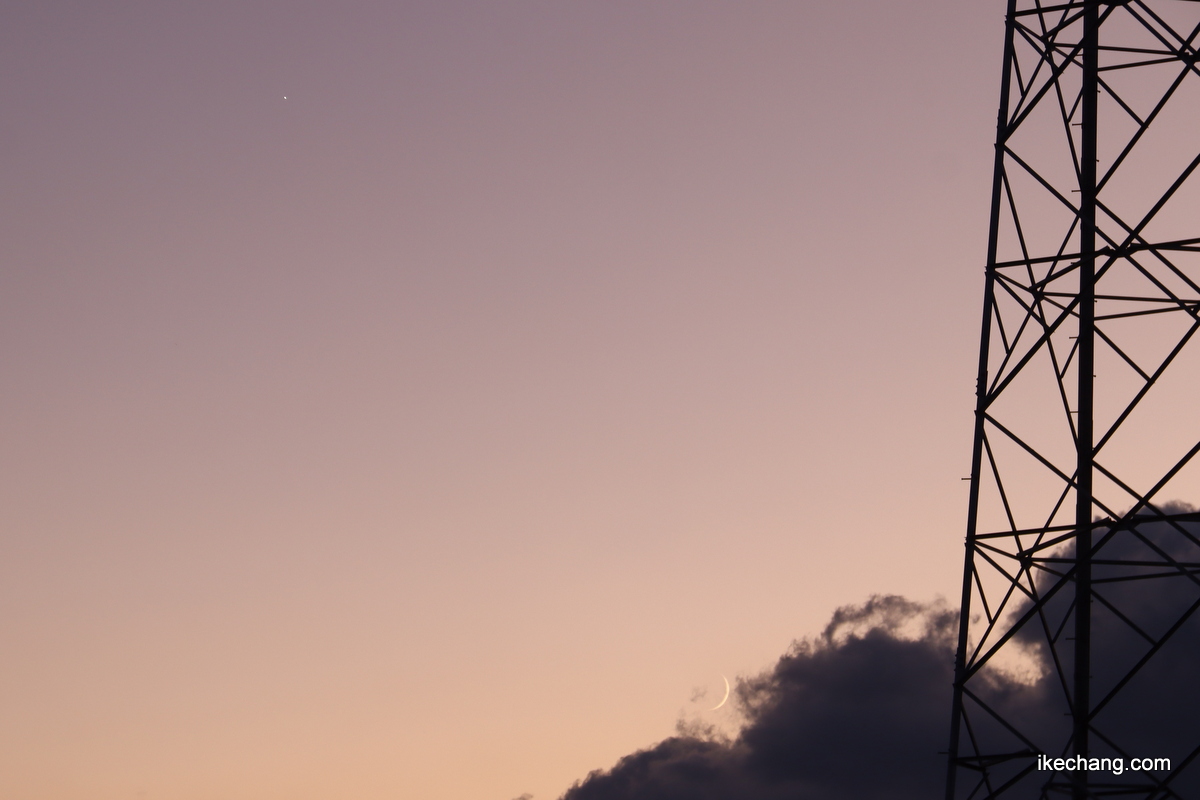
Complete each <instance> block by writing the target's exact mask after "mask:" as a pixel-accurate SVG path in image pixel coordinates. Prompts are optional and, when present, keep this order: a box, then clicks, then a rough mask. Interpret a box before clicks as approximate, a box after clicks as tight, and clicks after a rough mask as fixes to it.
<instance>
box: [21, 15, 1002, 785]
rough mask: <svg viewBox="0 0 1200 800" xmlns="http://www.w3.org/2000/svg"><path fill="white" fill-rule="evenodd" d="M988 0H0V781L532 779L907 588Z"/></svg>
mask: <svg viewBox="0 0 1200 800" xmlns="http://www.w3.org/2000/svg"><path fill="white" fill-rule="evenodd" d="M1003 14H1004V3H1003V2H1000V0H987V1H986V2H984V1H983V0H974V1H973V2H962V0H920V1H919V2H908V3H898V2H895V0H842V1H841V2H816V1H815V0H793V1H792V2H762V3H758V2H754V3H746V2H723V3H713V2H686V3H685V2H622V1H620V0H617V1H614V0H603V2H590V1H589V2H568V3H552V2H536V3H535V2H507V1H506V2H499V3H497V2H490V3H488V2H471V3H462V2H442V1H441V0H439V1H438V2H359V1H358V0H342V2H337V3H334V2H328V1H327V0H321V1H320V2H302V1H300V0H292V1H291V2H261V1H259V0H238V1H237V2H228V1H221V0H205V2H174V3H164V2H104V1H103V0H98V1H96V2H57V1H56V0H45V1H44V2H37V3H28V2H2V3H0V104H2V107H3V109H4V113H3V114H0V170H2V172H0V186H2V187H3V190H2V192H0V202H2V203H3V207H2V209H0V230H2V234H0V371H2V374H3V376H4V387H5V389H4V391H3V392H0V441H2V442H3V455H2V457H0V469H2V471H3V473H2V480H0V507H2V508H3V509H4V511H3V525H2V528H3V530H2V534H0V641H3V643H4V644H3V651H4V657H3V659H0V708H3V709H4V711H3V714H0V796H3V797H4V798H8V799H9V800H78V799H79V798H87V799H88V800H123V799H124V798H130V799H131V800H136V799H137V798H143V799H144V800H160V799H161V800H217V799H219V800H275V799H278V800H318V799H323V798H338V799H339V800H342V799H346V800H383V798H399V797H405V798H418V797H419V798H423V799H424V800H511V798H514V797H518V796H520V795H522V794H526V793H528V794H532V795H533V797H534V798H536V800H553V798H556V797H558V796H559V795H560V794H561V793H562V792H563V791H564V790H565V789H566V788H567V787H568V786H569V785H570V784H571V783H572V782H573V781H576V780H578V779H580V778H582V777H584V776H585V775H586V774H587V772H588V771H589V770H592V769H596V768H602V767H608V766H611V764H612V763H613V762H614V761H615V760H616V759H617V758H618V757H619V756H621V755H622V754H624V753H627V752H630V751H631V750H633V749H635V748H638V747H642V746H645V745H647V744H649V743H651V742H653V741H656V740H658V739H661V738H662V737H664V736H667V735H670V733H671V732H672V730H673V729H674V726H675V724H676V721H677V720H679V719H680V718H681V717H682V718H684V719H689V720H699V721H702V722H711V723H715V724H718V725H732V724H734V722H735V720H734V719H733V718H732V717H730V716H723V715H728V714H729V713H730V709H729V708H726V709H722V711H720V712H716V713H712V714H709V713H708V712H707V711H705V709H707V708H708V707H709V706H711V705H713V704H714V703H715V701H714V699H713V698H714V693H716V692H718V689H720V688H722V687H723V684H722V682H721V676H722V675H725V676H728V677H729V678H730V679H733V678H734V677H735V676H738V675H746V674H750V673H753V672H755V671H757V670H760V669H762V668H764V667H766V666H767V665H768V664H769V663H770V662H771V661H772V660H773V659H775V658H776V657H778V655H779V654H780V653H782V652H783V651H784V650H785V649H786V648H787V646H788V644H789V643H790V642H791V641H792V640H793V639H795V638H798V637H801V636H804V635H807V634H811V633H814V632H816V631H817V630H819V629H820V627H821V626H822V625H823V624H824V622H825V621H826V620H827V619H828V617H829V614H830V612H832V611H833V610H834V609H835V608H837V607H838V606H841V605H844V604H846V603H852V602H859V601H862V600H864V599H866V597H867V596H868V595H870V594H872V593H881V592H895V593H900V594H905V595H907V596H910V597H913V598H916V599H918V600H929V599H932V598H934V597H935V596H938V595H943V596H946V597H950V598H954V597H956V595H957V591H958V585H959V582H960V579H961V572H960V571H961V564H962V544H961V542H962V535H963V529H964V524H965V518H966V497H967V483H966V482H963V481H962V480H960V479H961V478H962V477H963V476H965V475H967V474H968V471H969V456H970V435H971V412H972V407H973V390H974V386H973V381H974V373H975V361H976V357H977V337H978V333H979V330H978V329H979V317H980V309H981V296H982V287H983V280H982V277H983V274H982V264H983V259H984V255H985V244H986V234H987V203H988V198H989V191H990V188H989V186H990V179H991V153H992V141H993V138H994V127H995V114H996V103H997V99H998V86H999V76H1000V56H1001V45H1002V37H1003ZM285 98H286V99H285ZM718 699H719V697H718Z"/></svg>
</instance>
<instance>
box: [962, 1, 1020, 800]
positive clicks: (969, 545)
mask: <svg viewBox="0 0 1200 800" xmlns="http://www.w3.org/2000/svg"><path fill="white" fill-rule="evenodd" d="M1016 8H1017V0H1008V12H1007V13H1006V14H1005V17H1004V19H1005V34H1004V70H1003V72H1001V77H1000V110H999V111H998V112H997V118H996V156H995V162H994V165H993V167H992V205H991V211H990V224H989V226H988V247H987V277H986V280H985V283H984V289H983V330H982V332H981V333H980V334H979V341H980V345H979V373H978V375H977V376H976V378H975V443H974V445H973V447H972V449H971V490H970V491H971V494H970V499H969V500H968V506H969V510H968V513H967V537H966V553H965V554H964V558H965V560H966V563H965V566H964V567H963V585H962V604H961V606H960V608H961V611H960V612H959V620H958V648H957V649H956V651H955V655H954V696H953V699H952V700H951V706H952V711H951V716H950V750H949V758H948V759H947V765H946V800H954V788H955V776H956V775H957V771H958V744H959V738H960V737H961V735H962V729H961V722H962V711H963V707H962V690H963V682H964V680H965V678H966V669H967V633H968V631H969V629H970V624H971V580H972V576H973V572H972V566H973V564H974V559H975V533H976V530H977V527H978V526H977V525H976V520H977V518H978V516H979V513H978V511H979V477H980V468H981V467H982V465H983V423H984V413H985V412H986V410H987V398H988V348H989V345H990V342H991V334H992V306H993V304H994V299H995V292H996V253H997V249H998V246H999V236H1000V234H999V230H1000V208H1001V203H1002V202H1003V199H1004V198H1003V186H1004V145H1005V142H1006V141H1007V139H1008V132H1009V123H1008V114H1009V96H1010V94H1011V92H1012V64H1013V57H1014V52H1013V36H1014V34H1015V29H1016V26H1015V24H1014V23H1015V20H1014V16H1013V15H1014V14H1015V12H1016Z"/></svg>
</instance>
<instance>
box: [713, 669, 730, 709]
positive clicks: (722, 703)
mask: <svg viewBox="0 0 1200 800" xmlns="http://www.w3.org/2000/svg"><path fill="white" fill-rule="evenodd" d="M721 680H723V681H725V696H724V697H722V698H721V702H719V703H717V704H716V705H715V706H713V707H712V708H710V709H709V711H716V710H717V709H718V708H720V707H721V706H723V705H725V701H726V700H728V699H729V678H726V677H725V676H724V675H722V676H721Z"/></svg>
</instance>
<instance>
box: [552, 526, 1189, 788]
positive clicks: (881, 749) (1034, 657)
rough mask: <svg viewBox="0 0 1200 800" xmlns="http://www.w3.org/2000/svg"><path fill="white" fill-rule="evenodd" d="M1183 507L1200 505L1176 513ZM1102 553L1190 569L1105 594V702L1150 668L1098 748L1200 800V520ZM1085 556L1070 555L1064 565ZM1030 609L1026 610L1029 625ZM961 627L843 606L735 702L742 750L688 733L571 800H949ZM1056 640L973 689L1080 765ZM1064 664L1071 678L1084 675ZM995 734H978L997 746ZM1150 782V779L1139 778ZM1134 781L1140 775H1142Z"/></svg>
mask: <svg viewBox="0 0 1200 800" xmlns="http://www.w3.org/2000/svg"><path fill="white" fill-rule="evenodd" d="M1180 509H1186V507H1183V506H1179V507H1178V508H1175V507H1172V508H1170V509H1168V510H1170V511H1179V510H1180ZM1188 510H1190V509H1188ZM1119 533H1120V532H1119ZM1101 552H1102V555H1103V558H1105V559H1134V560H1145V561H1146V562H1147V563H1148V562H1149V560H1150V558H1151V556H1153V557H1154V559H1156V560H1157V561H1158V562H1160V563H1161V562H1164V561H1166V562H1171V563H1173V564H1174V565H1175V566H1173V567H1171V568H1170V569H1168V571H1171V570H1174V572H1173V574H1171V575H1169V576H1167V577H1166V578H1159V579H1156V580H1154V581H1153V582H1152V590H1149V591H1148V590H1147V589H1146V587H1149V586H1151V582H1147V581H1138V580H1133V581H1126V580H1120V581H1114V582H1111V583H1107V584H1102V585H1101V584H1098V585H1099V586H1100V587H1101V588H1100V593H1101V594H1102V596H1103V597H1102V599H1103V602H1100V600H1098V601H1097V602H1096V603H1094V604H1093V605H1094V611H1093V622H1092V625H1093V636H1094V646H1093V656H1092V658H1093V687H1094V691H1095V690H1096V689H1097V688H1100V689H1102V688H1103V687H1105V686H1112V685H1115V684H1116V683H1117V682H1118V681H1120V680H1122V676H1124V675H1126V674H1128V671H1129V669H1130V668H1131V667H1132V666H1134V665H1136V664H1137V663H1138V662H1139V661H1143V660H1144V662H1145V663H1144V664H1143V665H1142V666H1140V667H1138V672H1137V673H1136V675H1135V676H1134V678H1133V679H1132V680H1129V681H1128V683H1126V684H1125V685H1124V688H1122V690H1121V694H1120V696H1119V698H1118V699H1116V700H1114V701H1113V702H1111V703H1109V704H1108V705H1106V706H1105V707H1104V708H1103V709H1102V711H1101V712H1100V713H1099V714H1098V715H1097V717H1096V723H1095V724H1096V725H1097V730H1099V731H1101V732H1102V733H1103V734H1104V738H1103V740H1102V741H1100V742H1099V743H1098V744H1097V745H1096V746H1097V747H1098V748H1100V749H1110V750H1111V748H1112V747H1113V746H1119V748H1120V749H1119V750H1112V752H1110V753H1104V754H1106V755H1115V754H1123V755H1124V757H1125V758H1126V759H1128V758H1129V757H1131V756H1163V757H1167V758H1170V759H1171V760H1172V768H1173V770H1175V771H1176V773H1178V774H1175V775H1173V776H1168V775H1166V774H1161V775H1157V776H1154V777H1153V780H1158V781H1161V780H1166V779H1168V778H1169V779H1170V783H1171V789H1172V790H1174V792H1175V793H1177V794H1175V795H1164V796H1183V797H1190V796H1200V678H1198V676H1200V671H1198V669H1197V666H1198V665H1200V613H1196V612H1198V611H1200V577H1197V576H1198V574H1200V523H1189V524H1186V525H1184V526H1182V527H1181V526H1180V525H1178V524H1176V525H1174V526H1168V525H1166V524H1165V523H1161V522H1153V521H1151V520H1147V521H1145V522H1143V523H1138V524H1137V525H1136V526H1134V527H1133V528H1131V529H1130V530H1128V531H1125V532H1123V533H1120V535H1113V536H1111V537H1108V538H1107V539H1105V540H1104V544H1103V545H1102V551H1101ZM1070 553H1071V548H1070V547H1069V546H1068V547H1065V548H1063V550H1062V554H1063V555H1064V556H1069V555H1070ZM1097 569H1098V570H1099V571H1101V572H1102V571H1103V568H1097ZM1138 569H1141V568H1138ZM1144 569H1145V570H1147V571H1149V570H1151V569H1152V568H1151V567H1145V568H1144ZM1155 569H1157V568H1155ZM1049 580H1050V578H1049V577H1048V578H1047V582H1048V581H1049ZM1040 583H1042V581H1040V580H1039V584H1040ZM1059 594H1060V595H1061V596H1057V597H1056V598H1055V599H1054V600H1053V602H1050V603H1048V604H1047V606H1046V608H1045V613H1044V615H1043V616H1044V617H1045V619H1046V620H1050V621H1051V622H1052V623H1053V622H1054V621H1055V620H1061V619H1068V618H1069V615H1070V614H1071V610H1072V605H1073V604H1072V602H1071V600H1072V596H1073V592H1072V591H1070V589H1069V587H1068V589H1067V590H1066V591H1062V592H1060V593H1059ZM1028 607H1029V606H1028V605H1022V604H1021V603H1018V604H1016V606H1015V608H1014V616H1016V617H1019V616H1020V615H1021V614H1022V613H1023V611H1024V610H1025V609H1027V608H1028ZM957 616H958V614H957V611H956V610H954V609H950V608H948V607H947V606H946V605H944V604H921V603H916V602H913V601H911V600H907V599H904V598H902V597H896V596H877V597H873V598H871V599H870V600H869V601H868V602H866V603H864V604H863V605H861V606H854V607H847V608H843V609H840V610H839V611H838V612H837V613H836V614H835V615H834V617H833V619H832V620H831V621H830V623H829V625H828V626H827V627H826V629H825V630H824V631H823V632H822V633H821V634H820V635H819V636H817V637H815V638H813V639H810V640H805V641H803V642H798V643H796V644H794V645H793V646H792V648H791V650H790V651H789V652H788V653H786V654H785V655H784V656H782V657H781V658H780V659H779V661H778V663H776V664H775V666H774V667H773V668H771V669H770V670H768V671H767V672H765V673H763V674H762V675H760V676H757V677H753V678H749V679H741V680H739V682H738V686H737V691H736V699H737V702H738V704H739V706H740V708H741V710H742V711H743V713H744V715H745V720H746V721H745V725H744V726H743V728H742V729H741V731H740V733H738V735H737V736H736V737H735V738H733V739H722V738H720V737H718V736H716V735H713V734H706V733H704V732H703V731H701V732H698V733H697V732H689V731H687V730H686V729H684V728H682V727H681V730H680V732H679V735H677V736H674V737H672V738H669V739H666V740H665V741H662V742H660V743H658V744H657V745H654V746H653V747H650V748H648V749H646V750H642V751H639V752H637V753H633V754H632V755H629V756H626V757H625V758H623V759H621V760H620V761H619V762H618V763H617V764H616V765H615V766H614V767H612V768H611V769H609V770H606V771H600V770H598V771H595V772H592V773H591V774H589V775H588V776H587V777H586V778H585V779H584V780H582V781H580V782H578V783H576V784H575V785H574V786H573V787H571V788H570V789H569V790H568V791H567V792H566V793H565V794H564V795H563V796H562V798H561V800H734V799H735V798H736V799H738V800H741V799H743V798H745V799H746V800H784V798H786V799H787V800H918V798H920V800H929V798H935V797H940V796H941V795H942V793H943V792H944V780H945V774H946V757H945V755H944V754H943V752H944V751H945V749H946V746H947V740H948V731H949V722H950V693H951V685H952V682H953V653H954V646H955V639H956V636H957ZM1168 629H1173V630H1174V633H1173V635H1172V638H1171V639H1170V641H1169V643H1168V644H1167V645H1166V646H1165V647H1162V648H1161V649H1159V650H1156V651H1155V652H1153V653H1152V654H1151V657H1149V658H1148V660H1146V659H1144V656H1145V654H1146V653H1147V652H1148V650H1149V649H1150V647H1151V645H1150V643H1149V641H1148V639H1147V635H1148V636H1149V637H1150V638H1157V637H1158V636H1159V635H1161V634H1162V633H1163V632H1165V631H1166V630H1168ZM1043 634H1044V628H1043V627H1042V623H1040V622H1039V623H1038V624H1037V625H1034V624H1030V625H1027V626H1026V627H1025V628H1022V629H1021V630H1020V631H1019V632H1018V634H1017V636H1016V637H1015V639H1016V641H1017V642H1018V643H1019V644H1021V645H1023V646H1024V649H1025V652H1026V654H1027V655H1028V660H1029V662H1030V663H1029V666H1032V670H1025V671H1024V673H1022V672H1021V671H1020V670H1016V671H1013V670H1008V671H1005V670H994V671H991V672H990V673H989V675H988V677H987V680H986V681H983V682H981V683H979V684H976V685H974V686H973V688H974V689H975V691H977V692H978V694H979V696H980V698H981V699H982V700H983V701H984V702H986V703H987V704H988V705H989V706H990V707H991V708H993V709H995V710H996V711H997V712H998V713H1000V714H1001V715H1002V716H1003V717H1004V718H1005V719H1009V720H1017V721H1019V725H1020V727H1022V728H1023V732H1027V733H1028V736H1029V738H1030V740H1032V741H1034V742H1035V743H1037V744H1038V745H1039V746H1040V747H1042V751H1043V752H1045V753H1047V754H1049V755H1051V756H1058V755H1067V754H1069V750H1068V749H1064V748H1065V747H1066V745H1067V744H1068V743H1069V733H1070V719H1069V717H1068V716H1066V714H1065V713H1064V709H1066V708H1067V701H1066V694H1067V689H1066V686H1065V685H1064V683H1063V682H1062V681H1061V680H1060V679H1059V677H1058V673H1057V671H1056V670H1054V669H1052V668H1051V667H1052V665H1051V663H1050V661H1049V655H1048V653H1049V651H1048V648H1047V647H1046V645H1045V642H1044V639H1045V637H1044V635H1043ZM1063 667H1064V669H1065V671H1066V674H1068V675H1069V674H1070V668H1071V667H1070V664H1069V663H1064V664H1063ZM986 727H987V726H986V724H982V725H981V726H980V728H979V730H978V731H977V733H979V734H980V735H984V736H986V735H988V734H987V732H986ZM1001 733H1003V732H1001ZM1010 752H1011V751H1010ZM1193 759H1194V760H1195V763H1196V764H1197V766H1194V767H1192V768H1191V769H1188V764H1189V763H1192V760H1193ZM1051 777H1052V773H1045V772H1043V773H1033V774H1031V775H1029V776H1027V777H1026V779H1024V780H1023V782H1022V785H1021V786H1017V787H1014V788H1015V791H1014V792H1013V793H1012V794H1013V796H1014V797H1026V796H1028V797H1030V798H1033V797H1038V796H1040V794H1041V792H1042V791H1043V790H1044V788H1045V784H1046V782H1047V781H1048V780H1050V779H1051ZM1061 777H1062V776H1061V775H1060V776H1059V778H1060V779H1061ZM1143 779H1145V780H1150V778H1148V777H1146V776H1138V777H1137V780H1143ZM1124 780H1126V781H1130V780H1134V778H1132V777H1131V776H1130V775H1129V774H1128V773H1127V774H1126V775H1125V776H1124ZM1006 796H1007V795H1006Z"/></svg>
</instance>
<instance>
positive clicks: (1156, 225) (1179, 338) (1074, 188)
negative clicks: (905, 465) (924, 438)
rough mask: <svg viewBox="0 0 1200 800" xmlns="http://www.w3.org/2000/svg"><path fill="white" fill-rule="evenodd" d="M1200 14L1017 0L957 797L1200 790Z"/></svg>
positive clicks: (977, 477)
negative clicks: (1059, 761)
mask: <svg viewBox="0 0 1200 800" xmlns="http://www.w3.org/2000/svg"><path fill="white" fill-rule="evenodd" d="M1198 35H1200V3H1196V2H1191V1H1190V0H1068V1H1067V2H1055V0H1046V1H1043V0H1009V2H1008V11H1007V16H1006V35H1005V44H1004V67H1003V73H1002V78H1001V91H1000V111H999V119H998V124H997V137H996V150H995V171H994V176H993V185H992V198H991V223H990V231H989V236H988V245H987V265H986V284H985V290H984V311H983V328H982V335H981V342H980V358H979V372H978V382H977V394H976V398H977V400H976V416H975V431H974V447H973V451H972V462H971V477H970V481H971V483H970V500H969V511H968V523H967V536H966V563H965V569H964V573H963V591H962V615H961V618H960V631H959V639H958V649H957V655H956V659H955V682H954V694H953V709H952V717H951V732H950V750H949V769H948V778H947V786H946V797H947V800H962V799H963V798H971V800H984V798H993V797H1005V798H1010V797H1011V798H1042V797H1052V796H1069V797H1073V798H1075V800H1082V798H1092V797H1101V796H1109V795H1117V794H1119V795H1122V796H1126V797H1139V798H1168V797H1195V798H1200V758H1198V756H1200V720H1198V719H1197V717H1198V716H1200V614H1196V612H1197V610H1198V609H1200V514H1197V513H1196V512H1195V511H1194V510H1193V509H1191V508H1190V507H1189V506H1186V505H1184V504H1182V503H1179V502H1174V501H1177V500H1187V499H1188V498H1189V497H1191V498H1192V499H1196V500H1200V458H1195V456H1196V454H1197V452H1200V413H1196V412H1197V411H1200V408H1197V406H1198V404H1197V402H1196V400H1197V399H1200V352H1198V351H1200V341H1197V342H1195V343H1193V342H1192V339H1193V336H1194V334H1195V333H1196V332H1197V329H1198V328H1200V175H1195V174H1194V173H1195V172H1196V171H1197V168H1198V167H1200V68H1198V66H1197V62H1198V61H1200V52H1198V44H1197V39H1198ZM1180 664H1188V665H1189V669H1187V670H1183V671H1181V670H1180V669H1179V665H1180ZM1040 756H1046V757H1048V758H1049V759H1050V760H1053V759H1055V758H1063V759H1064V762H1063V763H1065V764H1067V767H1066V768H1062V769H1057V770H1056V769H1054V768H1053V767H1047V764H1048V763H1049V761H1047V759H1044V758H1039V757H1040ZM1080 756H1083V757H1086V758H1087V759H1088V760H1087V761H1086V762H1083V764H1084V765H1085V767H1086V768H1083V769H1080V768H1070V767H1071V765H1074V766H1075V767H1079V766H1080V762H1079V761H1078V760H1074V761H1071V762H1066V761H1065V759H1068V758H1075V759H1077V758H1078V757H1080ZM1143 757H1155V758H1156V759H1158V760H1156V761H1155V762H1153V765H1152V767H1151V768H1148V769H1147V768H1144V765H1145V762H1142V761H1141V759H1142V758H1143ZM1106 758H1107V759H1108V761H1107V762H1105V761H1103V760H1102V759H1106ZM1134 759H1138V761H1137V762H1134ZM1161 759H1169V760H1170V762H1171V763H1170V766H1169V767H1167V766H1166V763H1165V762H1164V761H1162V760H1161ZM1117 760H1119V761H1120V769H1119V770H1118V768H1117V763H1116V762H1117ZM1134 763H1136V764H1138V767H1136V768H1133V767H1132V765H1133V764H1134ZM1105 765H1107V769H1106V768H1105Z"/></svg>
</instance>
